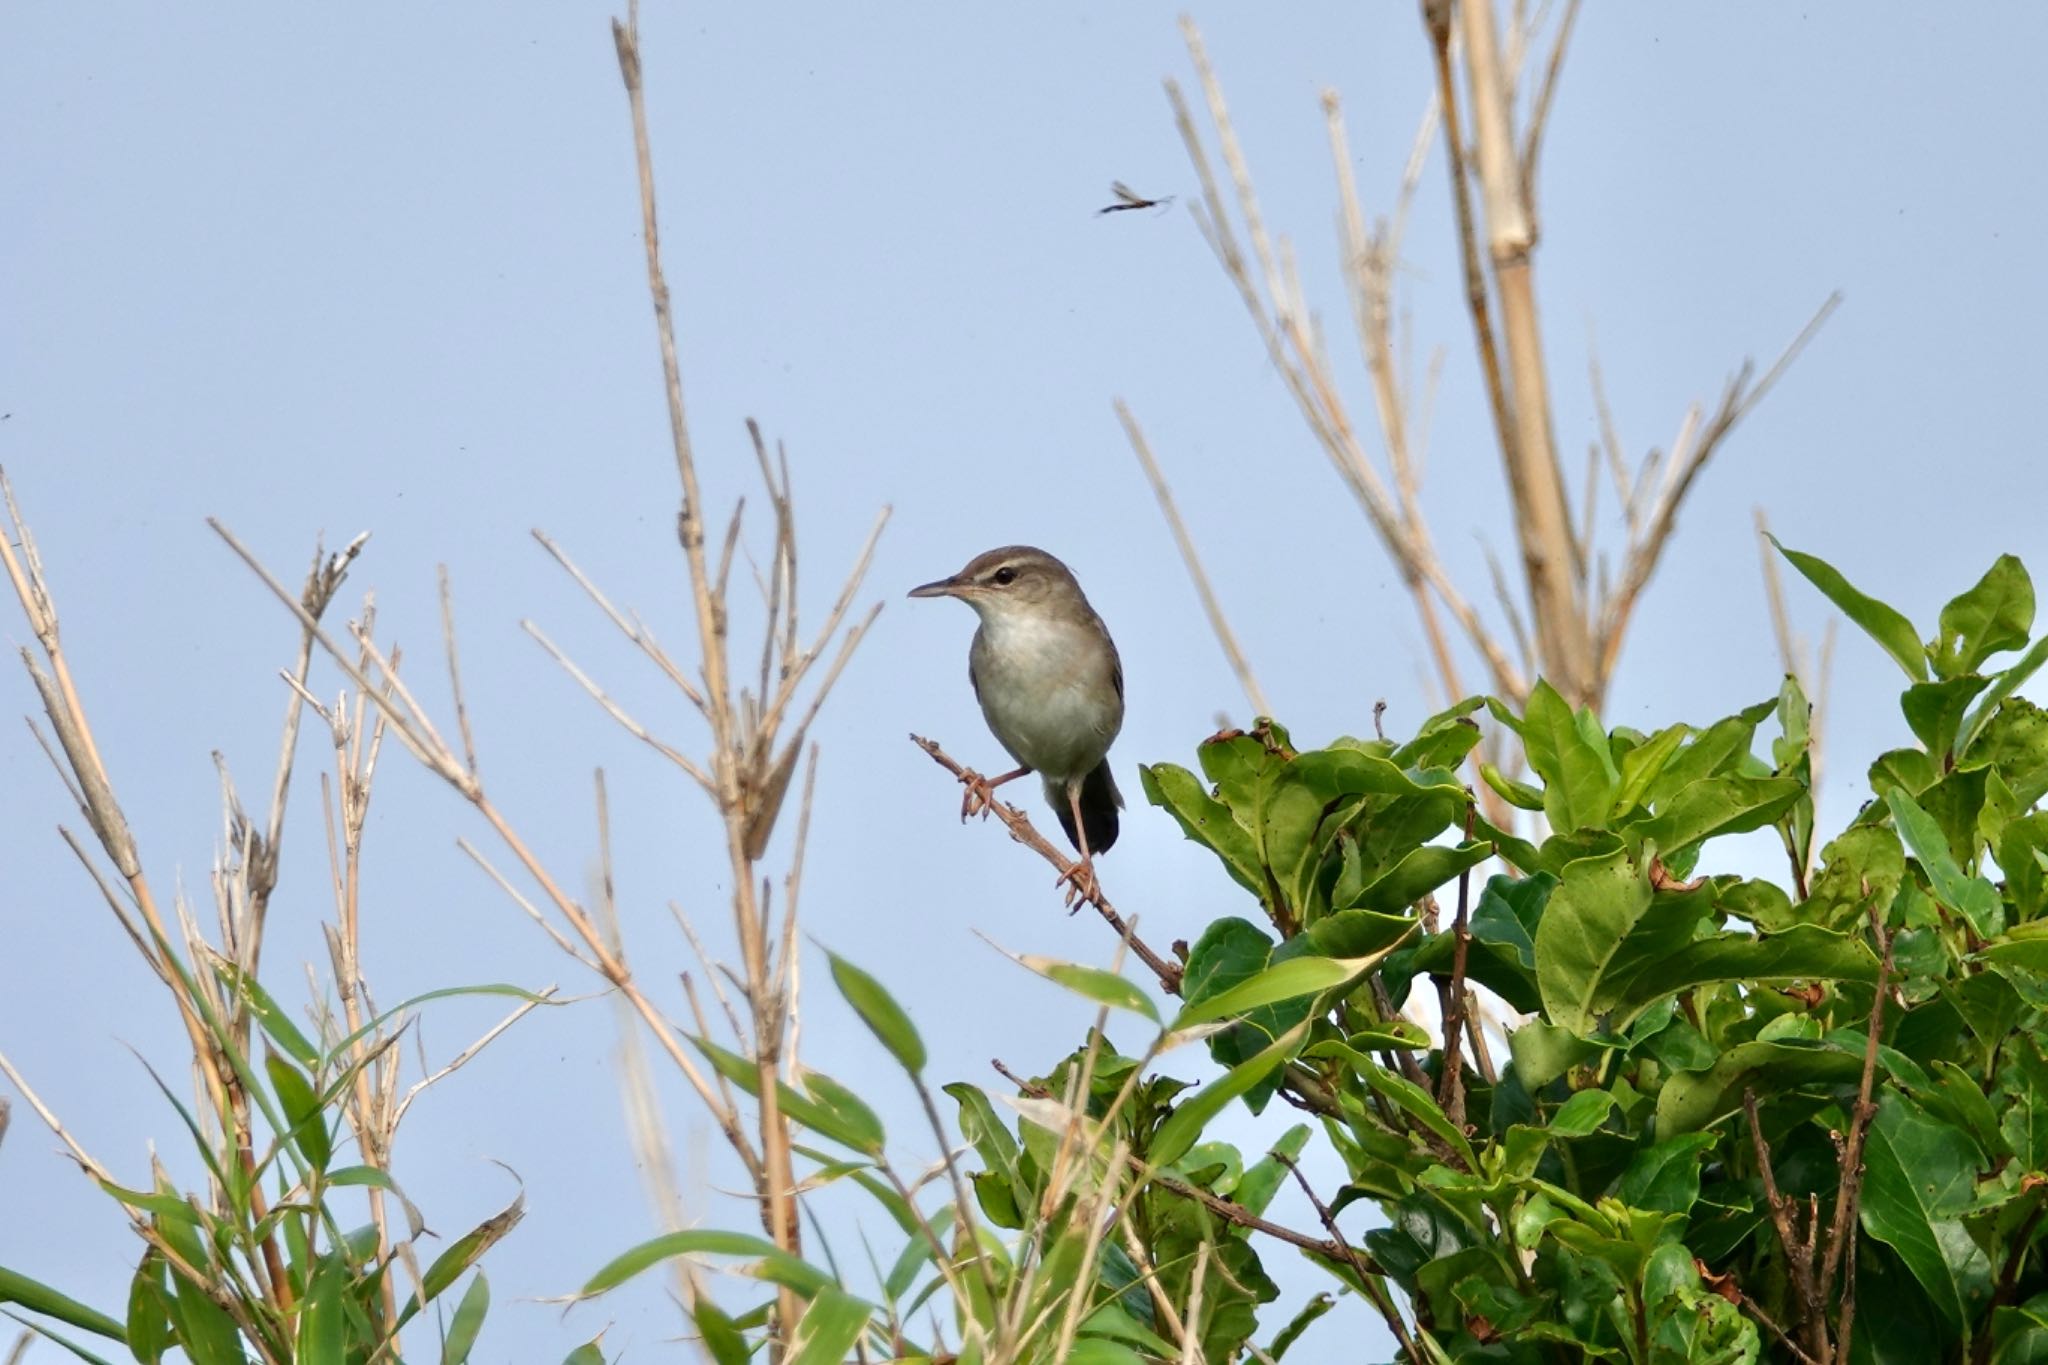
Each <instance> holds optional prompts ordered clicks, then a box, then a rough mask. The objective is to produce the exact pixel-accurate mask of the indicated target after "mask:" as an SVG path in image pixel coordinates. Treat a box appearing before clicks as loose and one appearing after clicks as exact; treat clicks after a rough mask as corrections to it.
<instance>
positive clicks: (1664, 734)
mask: <svg viewBox="0 0 2048 1365" xmlns="http://www.w3.org/2000/svg"><path fill="white" fill-rule="evenodd" d="M1691 730H1692V727H1691V726H1688V725H1667V726H1665V727H1664V728H1663V729H1662V730H1659V731H1658V732H1657V733H1656V734H1654V735H1652V736H1650V738H1648V739H1646V740H1644V741H1643V742H1642V743H1641V744H1638V745H1636V747H1635V748H1633V749H1630V750H1629V751H1628V752H1627V753H1625V754H1623V755H1622V756H1621V790H1620V791H1619V793H1617V795H1616V796H1615V798H1614V813H1615V814H1616V815H1626V814H1628V813H1629V812H1630V811H1631V810H1634V809H1635V808H1636V807H1637V806H1638V805H1641V804H1642V801H1643V797H1644V794H1645V793H1646V792H1648V791H1649V789H1650V786H1651V784H1652V783H1654V782H1655V781H1656V780H1657V778H1658V776H1659V775H1660V774H1661V773H1662V772H1663V771H1664V765H1665V764H1667V763H1669V762H1670V761H1671V756H1672V755H1673V754H1675V753H1677V752H1678V746H1679V745H1681V744H1683V743H1684V742H1685V737H1686V735H1688V734H1689V733H1691Z"/></svg>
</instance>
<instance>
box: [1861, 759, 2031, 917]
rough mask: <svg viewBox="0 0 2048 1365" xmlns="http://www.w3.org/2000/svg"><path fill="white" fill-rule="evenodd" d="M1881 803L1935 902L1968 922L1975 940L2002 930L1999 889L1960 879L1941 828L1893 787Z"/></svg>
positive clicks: (1978, 879)
mask: <svg viewBox="0 0 2048 1365" xmlns="http://www.w3.org/2000/svg"><path fill="white" fill-rule="evenodd" d="M1884 799H1885V804H1886V805H1888V806H1890V807H1891V812H1892V824H1893V825H1895V826H1896V827H1897V828H1898V831H1899V837H1900V838H1901V839H1903V840H1904V841H1905V844H1906V847H1907V848H1908V849H1910V850H1911V851H1912V854H1913V856H1914V857H1915V858H1918V859H1919V860H1920V868H1921V870H1922V871H1924V872H1925V873H1926V874H1927V880H1928V883H1929V884H1930V885H1931V886H1932V887H1933V890H1934V895H1935V898H1936V899H1937V900H1939V901H1941V903H1942V904H1944V905H1946V906H1948V907H1949V908H1950V909H1951V910H1955V911H1957V912H1958V913H1960V914H1961V915H1962V916H1963V917H1964V918H1965V919H1967V920H1969V922H1970V927H1971V928H1973V929H1975V930H1976V931H1977V935H1978V937H1980V938H1992V937H1995V936H1996V935H1997V934H1998V933H1999V932H2000V931H2001V930H2003V929H2004V928H2005V907H2004V906H2003V905H2002V904H2000V902H1999V899H1998V889H1997V888H1996V887H1994V886H1992V884H1991V883H1990V882H1987V881H1985V880H1984V879H1983V878H1982V877H1968V876H1965V875H1963V870H1962V869H1961V868H1960V867H1958V866H1956V860H1955V857H1954V855H1953V854H1952V853H1950V851H1949V846H1948V839H1947V838H1946V837H1945V836H1944V835H1943V834H1942V832H1941V826H1940V825H1938V824H1936V823H1935V821H1934V817H1933V816H1931V815H1929V814H1928V813H1927V812H1926V811H1924V810H1922V809H1921V808H1920V805H1919V803H1918V802H1916V801H1914V800H1913V798H1912V797H1910V796H1908V795H1906V793H1905V792H1903V791H1901V790H1899V789H1898V788H1897V787H1894V788H1892V789H1891V790H1890V791H1888V792H1886V793H1885V794H1884Z"/></svg>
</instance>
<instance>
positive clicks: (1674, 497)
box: [1597, 293, 1842, 678]
mask: <svg viewBox="0 0 2048 1365" xmlns="http://www.w3.org/2000/svg"><path fill="white" fill-rule="evenodd" d="M1841 302H1842V296H1841V295H1840V294H1839V293H1837V294H1830V295H1829V296H1828V297H1827V300H1826V302H1824V303H1822V304H1821V306H1820V308H1819V309H1817V310H1816V311H1815V312H1814V315H1813V316H1812V317H1811V318H1810V319H1808V320H1807V323H1806V325H1805V326H1804V327H1802V328H1800V329H1799V334H1798V335H1797V336H1795V337H1793V338H1792V342H1791V344H1790V345H1788V346H1787V347H1786V348H1785V349H1784V351H1783V352H1782V353H1781V354H1780V355H1779V356H1778V358H1777V360H1775V361H1773V362H1772V364H1771V366H1770V368H1769V369H1767V370H1765V371H1764V373H1763V375H1762V376H1761V377H1760V378H1758V379H1756V380H1755V381H1754V382H1751V380H1750V378H1749V375H1750V367H1749V366H1748V365H1747V364H1745V365H1744V366H1743V367H1742V368H1741V369H1740V370H1738V371H1737V372H1736V374H1735V376H1734V377H1733V378H1732V379H1730V380H1729V382H1728V384H1727V386H1726V387H1725V388H1724V389H1723V391H1722V395H1721V402H1720V404H1719V406H1718V407H1717V408H1716V409H1715V411H1714V415H1713V417H1711V418H1709V419H1708V420H1707V422H1706V424H1705V425H1704V426H1703V427H1700V428H1699V429H1698V431H1697V434H1696V435H1693V434H1691V432H1690V431H1688V432H1687V433H1684V434H1682V435H1681V440H1680V443H1679V444H1678V445H1677V446H1674V447H1673V449H1672V453H1671V456H1670V458H1669V461H1668V462H1667V464H1666V467H1665V471H1664V477H1663V479H1662V481H1661V483H1660V485H1659V490H1658V493H1657V497H1656V501H1655V503H1654V505H1653V506H1652V507H1651V508H1650V511H1649V515H1648V519H1647V522H1646V524H1645V526H1644V530H1643V533H1642V535H1641V537H1640V538H1638V539H1632V541H1631V543H1630V545H1629V550H1628V555H1627V557H1626V560H1625V561H1624V565H1623V569H1622V577H1621V582H1620V584H1619V585H1617V587H1616V588H1615V591H1614V593H1613V595H1612V596H1611V597H1609V598H1608V599H1607V601H1605V602H1604V603H1602V605H1601V611H1600V623H1599V629H1598V633H1597V634H1598V640H1599V645H1600V676H1601V677H1603V678H1605V677H1608V676H1611V675H1612V673H1613V669H1614V664H1615V662H1616V660H1617V659H1618V658H1619V657H1620V654H1621V645H1622V640H1623V637H1624V636H1625V635H1626V633H1627V630H1628V623H1629V618H1630V616H1631V615H1632V614H1633V612H1634V611H1635V607H1636V602H1637V600H1638V598H1639V597H1640V596H1641V594H1642V591H1643V588H1644V587H1645V586H1646V585H1647V584H1648V583H1649V581H1650V578H1651V576H1652V575H1653V574H1654V573H1655V572H1656V570H1657V564H1658V561H1659V560H1660V559H1661V558H1662V556H1663V553H1664V548H1665V546H1666V544H1667V543H1668V542H1669V540H1670V538H1671V533H1672V531H1673V529H1674V528H1675V527H1676V526H1677V524H1678V511H1679V508H1680V507H1681V506H1682V505H1683V504H1684V502H1685V497H1686V494H1687V493H1689V492H1690V491H1691V489H1692V485H1693V481H1694V480H1695V479H1697V478H1698V477H1699V474H1700V471H1701V470H1702V469H1704V468H1705V467H1706V464H1707V462H1708V461H1709V460H1710V459H1712V458H1713V456H1714V453H1715V452H1716V451H1717V450H1719V449H1720V447H1721V444H1722V442H1723V441H1724V440H1725V439H1726V438H1727V436H1728V434H1729V432H1731V431H1733V430H1734V429H1735V426H1736V424H1737V423H1739V422H1740V421H1741V420H1742V419H1743V418H1744V417H1746V416H1748V415H1749V413H1750V412H1752V411H1754V410H1755V408H1756V405H1757V404H1758V403H1760V402H1762V401H1763V400H1764V398H1765V396H1766V395H1768V394H1769V393H1770V391H1771V389H1772V388H1773V387H1775V386H1776V384H1777V382H1778V380H1779V379H1781V378H1783V377H1784V374H1785V371H1786V370H1787V369H1788V368H1789V367H1790V366H1791V364H1792V362H1793V361H1795V360H1797V359H1798V358H1799V355H1800V353H1801V352H1802V351H1804V350H1805V349H1806V346H1807V343H1808V342H1810V341H1812V340H1813V338H1814V336H1815V334H1816V333H1818V332H1819V331H1820V329H1821V327H1822V326H1824V325H1825V324H1826V322H1827V320H1828V319H1829V318H1830V317H1831V316H1833V314H1834V311H1835V309H1836V308H1838V307H1840V306H1841ZM1688 425H1689V426H1690V424H1688ZM1688 437H1689V439H1688ZM1649 478H1650V472H1649V466H1648V465H1647V463H1646V464H1645V467H1644V471H1643V474H1642V476H1641V478H1640V479H1639V481H1638V482H1639V484H1647V483H1648V482H1649Z"/></svg>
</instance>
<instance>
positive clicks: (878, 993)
mask: <svg viewBox="0 0 2048 1365" xmlns="http://www.w3.org/2000/svg"><path fill="white" fill-rule="evenodd" d="M825 956H826V957H828V958H829V959H830V960H831V962H832V982H833V984H834V985H836V986H838V987H839V993H840V994H841V995H843V996H845V997H846V1003H847V1004H849V1005H851V1006H853V1011H854V1013H855V1014H858V1015H859V1016H860V1021H861V1022H862V1023H863V1024H866V1025H867V1026H868V1031H869V1032H870V1033H872V1034H874V1035H875V1037H876V1038H878V1039H880V1040H881V1043H882V1046H883V1047H885V1048H887V1049H889V1055H890V1056H892V1057H894V1058H895V1059H896V1060H897V1062H899V1063H900V1064H901V1065H902V1067H903V1069H904V1070H905V1071H908V1072H909V1073H910V1074H911V1075H913V1076H915V1075H917V1074H918V1073H919V1072H921V1071H923V1070H924V1063H925V1051H924V1039H922V1038H920V1037H918V1036H917V1026H916V1025H915V1024H912V1023H911V1022H910V1016H909V1015H908V1014H905V1013H904V1012H903V1007H902V1006H901V1005H899V1004H897V1003H896V998H895V997H894V996H892V995H890V994H889V992H888V991H887V990H886V989H885V988H884V987H883V985H882V983H881V982H879V981H877V980H875V978H874V977H872V976H869V975H868V974H867V973H866V972H864V971H862V970H861V969H860V968H858V967H856V966H854V965H853V964H852V963H851V962H848V961H847V960H846V959H845V958H843V957H841V956H839V955H838V954H837V953H827V954H826V955H825Z"/></svg>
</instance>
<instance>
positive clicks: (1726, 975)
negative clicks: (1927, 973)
mask: <svg viewBox="0 0 2048 1365" xmlns="http://www.w3.org/2000/svg"><path fill="white" fill-rule="evenodd" d="M1875 980H1877V958H1876V957H1875V956H1874V955H1873V954H1872V953H1871V951H1870V948H1869V946H1868V945H1867V944H1865V943H1864V942H1863V940H1862V939H1860V938H1857V937H1853V936H1851V935H1848V934H1843V933H1838V932H1836V931H1834V930H1831V929H1823V928H1821V927H1820V926H1819V925H1816V924H1800V925H1795V926H1794V927H1792V928H1790V929H1787V930H1786V931H1785V932H1784V933H1782V934H1772V935H1771V936H1770V937H1768V938H1751V937H1750V936H1749V935H1747V934H1716V935H1715V936H1714V937H1712V938H1705V939H1695V940H1693V941H1692V942H1691V943H1689V944H1688V945H1686V948H1685V951H1684V952H1682V953H1675V954H1672V955H1671V956H1668V957H1662V958H1658V959H1656V960H1654V961H1652V962H1650V963H1649V964H1648V965H1647V966H1645V967H1644V968H1643V969H1642V970H1641V971H1639V972H1636V973H1635V974H1634V975H1633V976H1631V977H1630V978H1629V980H1628V982H1627V985H1626V988H1625V989H1623V990H1621V991H1619V992H1616V993H1614V994H1612V995H1611V996H1609V997H1608V1003H1607V1008H1608V1009H1609V1010H1610V1011H1611V1015H1610V1018H1609V1025H1610V1027H1612V1028H1615V1029H1622V1028H1626V1027H1628V1025H1629V1024H1631V1023H1633V1022H1634V1021H1635V1018H1636V1016H1637V1015H1638V1014H1641V1013H1642V1012H1643V1011H1644V1010H1645V1009H1647V1008H1649V1007H1650V1006H1651V1005H1652V1004H1654V1003H1656V1002H1657V1001H1658V1000H1661V999H1663V998H1664V997H1665V996H1668V995H1672V994H1674V993H1676V992H1678V991H1683V990H1689V989H1691V988H1692V987H1694V986H1703V985H1705V984H1707V983H1708V982H1710V981H1756V982H1779V981H1875Z"/></svg>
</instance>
